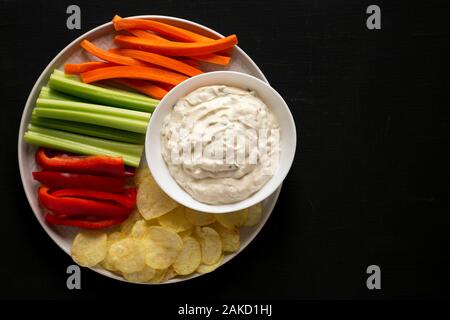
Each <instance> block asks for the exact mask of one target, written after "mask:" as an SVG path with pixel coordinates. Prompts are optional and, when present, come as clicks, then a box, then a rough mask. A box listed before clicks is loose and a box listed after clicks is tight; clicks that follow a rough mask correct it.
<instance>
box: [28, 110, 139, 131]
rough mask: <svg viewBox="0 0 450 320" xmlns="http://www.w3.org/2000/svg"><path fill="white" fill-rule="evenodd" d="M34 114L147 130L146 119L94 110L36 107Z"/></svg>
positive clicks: (122, 128) (125, 128)
mask: <svg viewBox="0 0 450 320" xmlns="http://www.w3.org/2000/svg"><path fill="white" fill-rule="evenodd" d="M33 114H35V115H36V116H38V117H43V118H50V119H57V120H66V121H75V122H82V123H89V124H95V125H99V126H104V127H110V128H115V129H121V130H126V131H131V132H137V133H145V131H146V130H147V122H146V121H142V120H135V119H126V118H123V117H119V116H110V115H105V114H98V113H92V112H83V111H73V110H63V109H55V108H43V107H36V108H34V111H33Z"/></svg>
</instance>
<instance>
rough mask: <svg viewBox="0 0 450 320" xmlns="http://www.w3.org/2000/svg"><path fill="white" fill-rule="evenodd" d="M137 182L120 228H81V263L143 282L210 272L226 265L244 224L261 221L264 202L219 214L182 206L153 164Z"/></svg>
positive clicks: (75, 253) (75, 248) (76, 250)
mask: <svg viewBox="0 0 450 320" xmlns="http://www.w3.org/2000/svg"><path fill="white" fill-rule="evenodd" d="M135 183H136V185H137V186H138V195H137V209H136V210H135V211H134V212H133V213H132V214H131V215H130V217H129V218H128V219H127V220H126V221H125V222H123V223H122V224H121V225H120V227H116V228H112V229H109V230H108V231H107V232H106V231H83V232H80V233H79V234H78V235H77V236H76V237H75V240H74V242H73V245H72V258H73V259H74V261H75V262H76V263H78V264H79V265H81V266H85V267H93V266H98V265H99V266H101V267H103V268H105V269H107V270H110V271H112V272H114V273H117V274H120V275H122V276H123V277H124V278H125V279H126V280H128V281H130V282H139V283H142V282H149V283H161V282H165V281H167V280H169V279H171V278H174V277H176V276H187V275H190V274H192V273H196V272H197V273H207V272H211V271H214V270H215V269H216V268H217V267H219V266H220V265H221V264H222V261H223V259H224V254H227V253H231V252H235V251H237V250H239V247H240V229H239V228H240V227H242V226H254V225H256V224H258V223H259V221H260V219H261V214H262V208H261V204H257V205H255V206H252V207H250V208H248V209H244V210H241V211H237V212H233V213H227V214H220V215H217V214H209V213H201V212H197V211H194V210H191V209H189V208H186V207H184V206H181V205H179V204H178V203H176V202H174V201H173V200H172V199H171V198H169V197H168V196H167V195H166V194H165V193H164V192H163V191H162V190H161V189H160V188H159V186H158V185H157V184H156V182H155V181H154V180H153V178H152V176H151V175H150V172H149V170H148V168H142V169H139V170H138V171H137V172H136V175H135Z"/></svg>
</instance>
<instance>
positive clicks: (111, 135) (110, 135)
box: [31, 115, 145, 144]
mask: <svg viewBox="0 0 450 320" xmlns="http://www.w3.org/2000/svg"><path fill="white" fill-rule="evenodd" d="M31 124H33V125H36V126H40V127H45V128H50V129H56V130H62V131H69V132H73V133H79V134H85V135H88V136H93V137H98V138H104V139H109V140H114V141H122V142H128V143H134V144H143V143H144V140H145V135H143V134H140V133H135V132H130V131H124V130H119V129H113V128H108V127H102V126H96V125H91V124H87V123H79V122H73V121H64V120H56V119H48V118H40V117H37V116H35V115H33V116H32V117H31Z"/></svg>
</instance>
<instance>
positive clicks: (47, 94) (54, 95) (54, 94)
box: [38, 87, 83, 102]
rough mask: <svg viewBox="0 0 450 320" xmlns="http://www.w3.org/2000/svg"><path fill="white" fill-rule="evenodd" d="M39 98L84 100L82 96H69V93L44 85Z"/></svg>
mask: <svg viewBox="0 0 450 320" xmlns="http://www.w3.org/2000/svg"><path fill="white" fill-rule="evenodd" d="M38 98H44V99H55V100H67V101H77V102H83V99H81V98H77V97H73V96H69V95H67V94H64V93H61V92H58V91H56V90H53V89H50V88H49V87H42V88H41V92H40V93H39V97H38Z"/></svg>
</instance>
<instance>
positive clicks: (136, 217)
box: [120, 209, 143, 234]
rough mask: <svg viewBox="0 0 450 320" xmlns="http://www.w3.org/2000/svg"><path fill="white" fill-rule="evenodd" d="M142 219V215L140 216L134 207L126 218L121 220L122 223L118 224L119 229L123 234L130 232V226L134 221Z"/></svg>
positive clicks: (131, 226)
mask: <svg viewBox="0 0 450 320" xmlns="http://www.w3.org/2000/svg"><path fill="white" fill-rule="evenodd" d="M142 219H143V217H142V216H141V214H140V213H139V211H138V210H137V209H134V210H133V212H132V213H131V214H130V216H129V217H128V218H127V220H125V221H124V222H122V224H121V225H120V231H121V232H123V233H125V234H128V233H130V231H131V228H133V226H134V224H135V223H136V221H139V220H142Z"/></svg>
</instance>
